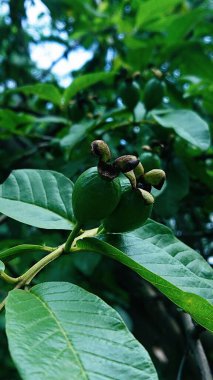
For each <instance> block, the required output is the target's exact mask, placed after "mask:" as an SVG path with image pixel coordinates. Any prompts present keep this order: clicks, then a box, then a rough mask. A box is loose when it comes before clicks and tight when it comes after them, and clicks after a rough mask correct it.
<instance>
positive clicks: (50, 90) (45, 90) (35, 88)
mask: <svg viewBox="0 0 213 380" xmlns="http://www.w3.org/2000/svg"><path fill="white" fill-rule="evenodd" d="M12 91H13V92H23V93H24V94H26V95H37V96H38V97H39V98H40V99H43V100H47V101H49V102H52V103H53V104H57V105H60V102H61V96H62V95H61V93H60V91H59V90H58V88H57V87H56V86H54V85H53V84H48V83H37V84H34V85H28V86H23V87H18V88H16V89H14V90H12Z"/></svg>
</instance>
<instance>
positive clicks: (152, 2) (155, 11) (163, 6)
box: [136, 0, 180, 27]
mask: <svg viewBox="0 0 213 380" xmlns="http://www.w3.org/2000/svg"><path fill="white" fill-rule="evenodd" d="M178 3H180V0H161V1H156V0H149V1H146V2H145V1H142V2H141V4H140V7H139V10H138V12H137V18H136V26H137V27H140V26H143V25H144V24H147V23H149V22H150V21H153V20H154V21H155V20H156V19H157V18H158V17H162V16H165V15H168V14H169V13H170V12H171V10H172V9H173V8H174V7H175V6H176V4H178Z"/></svg>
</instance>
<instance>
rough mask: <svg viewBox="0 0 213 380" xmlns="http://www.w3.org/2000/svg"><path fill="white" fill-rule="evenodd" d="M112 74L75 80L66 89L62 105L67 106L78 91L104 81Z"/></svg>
mask: <svg viewBox="0 0 213 380" xmlns="http://www.w3.org/2000/svg"><path fill="white" fill-rule="evenodd" d="M114 75H115V74H114V73H105V72H101V73H94V74H85V75H82V76H81V77H79V78H76V79H75V80H74V81H73V82H72V83H71V85H70V86H69V87H67V88H66V90H65V91H64V94H63V97H62V105H65V106H66V105H67V104H68V103H69V101H70V99H71V98H73V96H75V95H76V94H77V93H78V92H79V91H82V90H84V89H85V88H88V87H90V86H92V85H94V84H96V83H98V82H101V81H105V80H108V79H111V78H113V77H114Z"/></svg>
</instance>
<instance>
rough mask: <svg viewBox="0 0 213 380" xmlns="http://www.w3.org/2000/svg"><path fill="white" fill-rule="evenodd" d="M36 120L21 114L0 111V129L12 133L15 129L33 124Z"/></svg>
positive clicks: (5, 110)
mask: <svg viewBox="0 0 213 380" xmlns="http://www.w3.org/2000/svg"><path fill="white" fill-rule="evenodd" d="M35 120H36V118H35V117H34V116H32V115H29V114H26V113H23V112H14V111H11V110H8V109H2V110H0V127H1V128H4V129H6V130H11V131H14V130H15V129H16V128H17V127H19V126H23V125H25V124H30V123H33V122H34V121H35Z"/></svg>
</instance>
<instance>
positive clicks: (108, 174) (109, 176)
mask: <svg viewBox="0 0 213 380" xmlns="http://www.w3.org/2000/svg"><path fill="white" fill-rule="evenodd" d="M97 168H98V173H99V174H100V176H101V177H102V178H103V179H106V180H108V181H112V180H113V179H115V178H116V177H118V175H119V171H118V170H117V169H116V168H115V167H114V166H113V165H112V164H110V163H108V162H104V161H101V160H99V163H98V166H97Z"/></svg>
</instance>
